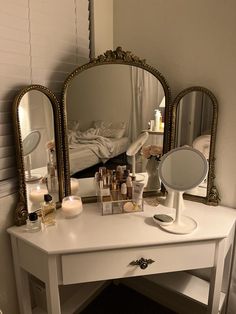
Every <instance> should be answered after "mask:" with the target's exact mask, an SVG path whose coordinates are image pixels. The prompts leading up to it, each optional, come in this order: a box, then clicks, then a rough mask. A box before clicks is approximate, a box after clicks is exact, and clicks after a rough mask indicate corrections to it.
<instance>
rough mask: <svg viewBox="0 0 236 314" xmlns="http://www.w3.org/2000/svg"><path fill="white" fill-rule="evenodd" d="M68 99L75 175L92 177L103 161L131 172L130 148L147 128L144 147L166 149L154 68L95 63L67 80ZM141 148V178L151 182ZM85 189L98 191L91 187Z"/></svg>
mask: <svg viewBox="0 0 236 314" xmlns="http://www.w3.org/2000/svg"><path fill="white" fill-rule="evenodd" d="M65 99H66V111H67V124H68V142H69V159H70V174H71V176H72V177H73V178H79V179H82V178H90V180H92V179H93V178H94V175H95V173H96V172H97V171H98V170H99V167H102V166H106V167H107V168H108V169H116V167H117V166H122V167H125V168H126V170H128V171H130V172H131V171H132V157H130V156H127V154H126V152H127V150H128V148H129V146H130V145H131V144H132V143H133V142H135V140H136V139H137V138H138V136H139V135H140V134H141V133H142V132H144V131H148V132H149V137H148V139H147V141H146V143H145V146H148V145H151V144H155V145H159V146H160V148H161V150H162V147H163V134H164V116H165V94H164V89H163V86H162V84H161V83H160V82H159V80H158V79H157V78H156V77H155V76H154V75H153V74H151V73H150V72H148V71H146V70H144V69H142V68H139V67H135V66H130V65H127V64H106V65H104V64H103V65H100V66H95V67H92V68H89V69H87V70H86V71H83V72H81V73H79V75H77V76H75V77H74V78H73V79H72V80H71V81H70V82H69V84H68V87H67V90H66V95H65ZM141 152H142V147H140V150H139V152H138V153H137V155H136V163H135V168H136V169H135V172H136V173H137V174H138V173H140V174H143V176H142V177H139V178H142V181H144V183H145V184H146V185H147V173H146V165H147V161H148V160H147V158H145V157H144V156H143V155H142V153H141ZM84 182H85V180H84V181H83V184H81V185H80V187H81V189H83V188H84V186H85V184H84ZM86 182H89V179H88V180H86ZM89 186H90V187H91V184H90V185H89ZM80 193H82V194H83V191H82V190H80ZM84 193H85V194H86V193H88V195H95V194H94V191H93V190H91V191H86V192H84ZM86 196H87V195H86Z"/></svg>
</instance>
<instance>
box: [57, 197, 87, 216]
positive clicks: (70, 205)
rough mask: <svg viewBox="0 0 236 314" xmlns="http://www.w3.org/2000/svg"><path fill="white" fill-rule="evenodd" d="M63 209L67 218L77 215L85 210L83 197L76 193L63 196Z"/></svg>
mask: <svg viewBox="0 0 236 314" xmlns="http://www.w3.org/2000/svg"><path fill="white" fill-rule="evenodd" d="M61 209H62V212H63V215H64V216H65V217H67V218H70V217H74V216H77V215H78V214H80V213H81V212H82V210H83V206H82V201H81V198H80V197H79V196H74V195H73V196H67V197H65V198H63V200H62V207H61Z"/></svg>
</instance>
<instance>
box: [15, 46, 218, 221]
mask: <svg viewBox="0 0 236 314" xmlns="http://www.w3.org/2000/svg"><path fill="white" fill-rule="evenodd" d="M170 94H171V93H170V88H169V85H168V84H167V82H166V79H165V78H164V76H163V75H162V74H161V73H160V72H159V71H158V70H157V69H155V68H153V67H151V66H150V65H148V64H147V63H146V61H145V60H141V59H140V58H138V57H137V56H135V55H133V54H132V53H130V52H126V51H123V50H122V49H121V48H120V47H118V48H117V49H116V50H115V51H107V52H105V53H104V54H103V55H101V56H99V57H97V58H96V59H92V60H91V61H90V62H89V63H87V64H85V65H82V66H80V67H78V68H76V69H75V70H74V71H73V72H72V73H71V74H70V75H69V76H68V78H67V79H66V81H65V83H64V86H63V91H62V99H61V102H58V101H57V99H56V97H55V96H54V95H53V93H52V92H51V91H50V90H49V89H47V88H45V87H43V86H40V85H32V86H29V87H27V88H26V89H24V90H22V91H21V92H20V94H19V95H17V97H16V100H15V102H14V106H13V107H14V116H13V118H14V122H15V123H14V124H15V135H16V146H17V147H16V149H17V155H18V172H19V181H20V201H19V203H18V207H17V210H16V224H18V225H20V224H23V223H24V222H25V219H26V216H27V212H29V211H34V210H37V208H38V204H39V203H40V202H39V199H40V200H41V195H42V194H43V193H45V192H48V193H50V194H52V195H53V198H54V200H55V201H58V204H60V202H61V200H62V198H63V196H66V195H71V193H72V194H78V195H79V196H81V197H82V198H83V201H95V200H96V191H95V185H94V175H95V173H96V172H98V171H99V169H100V171H101V170H102V169H104V167H106V168H107V169H110V170H111V169H116V168H117V167H118V166H120V167H121V168H122V169H123V170H127V171H128V172H130V173H131V172H132V171H131V169H132V163H133V162H134V160H135V172H136V180H138V181H142V182H144V183H145V185H146V188H145V193H146V194H150V193H151V194H153V193H155V195H156V194H158V193H159V192H160V193H161V192H162V193H163V192H164V191H165V190H164V189H163V188H162V189H161V191H160V190H159V191H157V190H156V189H155V188H153V189H152V188H150V186H149V185H148V184H147V181H148V175H147V170H146V167H147V164H148V159H150V157H149V156H148V157H147V156H145V154H144V153H142V148H145V149H149V148H150V147H152V148H154V151H155V149H156V150H158V155H157V156H155V157H158V158H159V157H161V155H163V154H165V153H167V152H168V151H169V150H170V149H171V148H174V147H180V146H183V145H188V146H191V147H194V148H196V149H199V150H200V151H201V152H202V153H203V154H204V155H205V156H206V158H207V160H208V162H209V174H208V177H207V179H206V180H205V182H203V183H202V185H201V186H199V188H198V189H195V190H193V191H188V193H187V195H186V196H187V197H190V198H191V197H192V198H193V199H196V200H200V201H204V202H206V203H211V204H214V205H216V204H217V203H218V199H217V190H216V188H215V187H214V183H213V180H214V146H215V136H216V122H217V101H216V99H215V97H214V96H213V94H211V92H210V91H208V90H207V89H204V88H199V87H196V88H192V89H187V90H185V91H184V92H182V93H180V94H179V95H178V96H177V98H176V99H175V101H174V102H173V104H172V103H171V95H170ZM143 132H147V133H148V137H147V139H146V141H145V143H144V144H143V147H142V148H140V150H139V151H138V152H136V151H135V156H128V155H127V154H126V152H127V150H128V151H130V149H129V148H130V147H132V145H134V143H135V141H136V140H137V138H139V137H140V134H142V133H143ZM129 155H130V154H129ZM127 171H126V173H127ZM202 186H203V187H202ZM214 188H215V191H214ZM200 190H201V192H200ZM157 192H158V193H157ZM214 192H215V193H214Z"/></svg>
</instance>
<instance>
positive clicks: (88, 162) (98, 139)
mask: <svg viewBox="0 0 236 314" xmlns="http://www.w3.org/2000/svg"><path fill="white" fill-rule="evenodd" d="M128 144H129V139H128V137H122V138H120V139H114V138H109V139H108V138H106V137H102V136H98V135H94V136H90V137H88V136H86V137H81V138H79V139H78V138H77V143H75V142H73V144H72V145H70V150H69V154H70V173H71V175H72V174H74V173H76V172H78V171H81V170H83V169H86V168H89V167H91V166H93V165H96V164H97V163H100V162H103V163H104V162H106V161H107V160H108V159H110V158H113V157H115V156H117V155H119V154H122V153H124V152H125V151H126V150H127V147H128Z"/></svg>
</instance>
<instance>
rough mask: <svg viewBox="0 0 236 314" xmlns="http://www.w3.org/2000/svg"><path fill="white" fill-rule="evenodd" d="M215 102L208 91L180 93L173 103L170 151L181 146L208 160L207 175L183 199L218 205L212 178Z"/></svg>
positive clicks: (215, 116) (192, 89) (213, 173)
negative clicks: (189, 148)
mask: <svg viewBox="0 0 236 314" xmlns="http://www.w3.org/2000/svg"><path fill="white" fill-rule="evenodd" d="M217 115H218V103H217V100H216V97H215V96H214V95H213V93H212V92H211V91H209V90H208V89H207V88H204V87H200V86H193V87H190V88H187V89H185V90H183V91H182V92H181V93H180V94H179V95H177V97H176V98H175V99H174V102H173V111H172V131H171V148H177V147H181V146H184V145H187V146H190V147H193V148H195V149H197V150H199V151H200V152H201V153H202V154H203V155H204V156H205V157H206V159H207V160H208V163H209V172H208V175H207V177H206V178H205V179H204V180H203V182H201V184H200V185H199V186H197V187H196V188H194V189H191V190H189V191H187V192H186V193H185V194H184V197H185V198H187V199H191V200H196V201H202V202H204V203H206V204H209V205H218V203H219V200H220V198H219V193H218V191H217V188H216V186H215V184H214V179H215V142H216V128H217Z"/></svg>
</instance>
